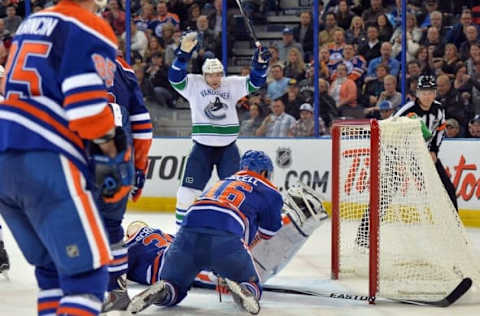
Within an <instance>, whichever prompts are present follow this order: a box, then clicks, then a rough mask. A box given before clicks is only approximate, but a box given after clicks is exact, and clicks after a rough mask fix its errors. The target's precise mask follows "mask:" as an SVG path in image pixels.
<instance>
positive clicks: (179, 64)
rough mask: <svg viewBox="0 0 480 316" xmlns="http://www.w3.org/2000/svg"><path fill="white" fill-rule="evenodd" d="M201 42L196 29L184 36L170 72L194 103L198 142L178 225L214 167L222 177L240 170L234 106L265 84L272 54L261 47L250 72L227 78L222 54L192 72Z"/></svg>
mask: <svg viewBox="0 0 480 316" xmlns="http://www.w3.org/2000/svg"><path fill="white" fill-rule="evenodd" d="M197 41H198V40H197V33H196V32H191V33H187V34H186V35H185V36H184V37H183V38H182V40H181V43H180V47H179V48H178V49H177V50H176V52H175V54H176V56H177V58H176V59H175V60H174V62H173V64H172V66H171V67H170V69H169V72H168V80H169V81H170V84H171V85H172V87H173V88H174V89H175V90H176V91H177V92H178V93H180V94H181V95H182V96H183V97H185V98H186V99H187V100H188V102H189V103H190V108H191V113H192V140H193V142H194V145H193V148H192V151H191V153H190V155H189V158H188V161H187V165H186V167H185V172H184V175H183V179H182V183H181V186H180V188H179V189H178V192H177V206H176V219H177V224H178V225H180V224H181V223H182V220H183V217H184V216H185V212H186V210H187V208H188V207H189V206H190V205H191V204H192V202H193V201H194V200H195V198H196V197H198V196H199V195H200V193H201V192H202V191H203V189H204V188H205V186H206V184H207V182H208V180H209V179H210V175H211V173H212V170H213V166H216V169H217V173H218V177H219V179H224V178H226V177H228V176H231V175H232V174H233V173H235V172H236V171H238V170H239V162H240V154H239V151H238V147H237V145H236V144H235V142H236V140H237V137H238V132H239V130H240V124H239V121H238V116H237V110H236V107H235V105H236V103H237V101H238V100H239V99H240V98H242V97H244V96H245V95H247V94H249V93H252V92H254V91H256V90H257V89H259V88H261V87H262V86H263V85H264V84H265V81H266V78H267V77H266V71H267V68H268V61H269V59H270V52H269V51H268V50H267V49H265V48H263V47H260V48H258V49H257V50H256V51H255V55H254V56H253V59H252V67H251V72H250V75H249V76H228V77H225V75H224V69H223V65H222V63H221V62H220V60H218V59H217V58H213V59H207V60H206V61H205V62H204V64H203V66H202V72H203V75H196V74H187V64H188V62H189V60H190V58H191V56H192V53H193V51H194V50H195V48H196V46H197Z"/></svg>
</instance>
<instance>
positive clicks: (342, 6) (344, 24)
mask: <svg viewBox="0 0 480 316" xmlns="http://www.w3.org/2000/svg"><path fill="white" fill-rule="evenodd" d="M354 16H355V14H353V12H352V11H350V8H349V7H348V2H347V0H340V1H339V2H338V6H337V12H336V14H335V20H336V21H337V25H338V26H339V27H341V28H342V29H344V30H346V29H348V28H349V27H350V25H351V24H352V19H353V17H354Z"/></svg>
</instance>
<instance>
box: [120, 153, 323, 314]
mask: <svg viewBox="0 0 480 316" xmlns="http://www.w3.org/2000/svg"><path fill="white" fill-rule="evenodd" d="M241 168H242V170H241V171H239V172H237V173H236V174H234V175H233V176H231V177H229V178H227V179H225V180H223V181H220V182H218V183H217V184H216V185H214V186H213V188H212V189H210V190H207V191H205V192H204V193H203V194H202V196H201V197H200V199H199V200H197V201H196V202H195V203H194V204H193V205H192V206H191V207H190V209H189V211H188V212H187V216H186V220H185V221H184V222H183V225H182V227H181V229H180V231H179V233H178V234H177V237H176V238H175V240H174V241H173V243H172V244H171V245H170V246H169V244H170V243H171V240H172V239H173V238H174V237H173V236H172V235H168V234H165V233H163V232H162V231H161V230H158V229H152V228H150V227H148V226H147V225H146V224H145V223H142V222H134V223H132V224H131V225H130V226H129V228H128V229H127V235H128V236H129V237H130V238H129V241H128V245H129V272H128V278H129V279H130V280H133V281H136V282H139V283H142V284H153V285H152V286H151V287H150V288H148V289H147V290H145V291H144V292H142V293H140V294H139V295H137V296H136V297H135V298H134V299H133V300H132V303H131V304H130V306H129V308H128V309H129V310H130V311H132V312H138V311H141V310H143V309H144V308H146V307H147V306H149V305H151V304H159V305H167V306H172V305H176V304H178V303H179V302H181V301H182V300H183V298H184V297H185V296H186V294H187V291H188V289H189V288H190V287H191V286H192V284H195V285H200V284H215V276H214V274H215V275H219V276H220V277H222V278H223V279H224V280H225V281H226V285H227V287H228V289H229V290H230V292H231V293H232V296H233V297H234V299H235V301H236V302H237V303H239V305H240V306H241V307H243V308H245V309H246V310H247V311H249V312H250V313H252V314H256V313H258V312H259V310H260V306H259V304H258V299H259V298H260V296H261V288H260V277H262V279H263V280H265V279H267V278H268V277H270V276H271V275H273V273H275V272H277V271H279V269H281V268H282V267H283V266H284V265H285V264H286V263H287V262H288V260H289V259H290V258H291V257H292V256H293V255H294V254H295V252H296V251H297V250H298V249H299V248H300V246H301V245H302V244H303V243H304V241H305V240H306V238H307V237H308V236H309V235H310V233H311V232H313V230H314V229H315V228H317V227H318V226H319V225H320V222H321V220H322V219H324V218H326V213H325V211H324V210H323V207H322V206H321V200H320V199H319V198H317V197H315V196H314V195H306V194H299V195H297V197H295V195H294V196H290V195H288V194H287V196H286V200H287V201H286V203H285V205H284V204H283V201H282V197H281V195H280V193H279V192H278V191H277V190H276V189H275V187H274V186H273V185H272V184H271V183H270V182H269V180H268V178H269V176H270V175H271V172H272V171H273V166H272V163H271V161H270V159H269V158H268V156H266V155H265V154H264V153H263V152H258V151H248V152H247V153H245V155H244V156H243V157H242V161H241ZM297 191H299V190H297ZM300 191H302V192H303V189H302V188H300ZM295 199H296V201H295ZM300 200H302V201H305V203H298V204H301V205H303V206H305V208H302V207H299V206H298V204H297V203H296V202H298V201H300ZM282 207H283V209H284V214H283V215H282V214H281V209H282ZM282 216H283V219H282ZM282 221H283V223H284V226H283V227H282ZM292 222H294V223H296V224H292ZM281 227H282V229H281V230H280V232H279V234H278V235H277V236H275V237H274V238H272V239H270V238H271V237H272V236H273V235H274V234H275V232H277V231H278V230H279V229H280V228H281ZM257 230H258V234H257ZM281 235H282V236H283V238H280V236H281ZM292 236H300V237H299V238H295V237H294V238H291V237H292ZM256 237H260V238H264V239H270V240H268V241H265V242H264V241H259V239H258V238H256ZM269 242H270V244H268V243H269ZM168 246H169V247H168ZM167 247H168V250H167ZM252 247H254V248H253V255H254V256H255V259H256V261H257V268H259V267H260V269H259V271H260V274H261V276H260V275H259V274H258V273H257V271H256V267H255V264H254V262H253V260H252V254H250V252H249V251H248V248H252ZM279 248H281V249H279ZM266 249H270V250H273V249H277V250H280V251H265V250H266ZM279 253H280V255H279ZM204 269H209V270H210V271H204V272H201V271H202V270H204ZM199 272H201V273H200V274H198V273H199ZM157 281H158V282H157Z"/></svg>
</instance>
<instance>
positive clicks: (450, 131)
mask: <svg viewBox="0 0 480 316" xmlns="http://www.w3.org/2000/svg"><path fill="white" fill-rule="evenodd" d="M445 123H446V125H445V137H447V138H456V137H462V131H461V129H460V124H459V123H458V121H457V120H456V119H454V118H450V119H448V120H446V121H445Z"/></svg>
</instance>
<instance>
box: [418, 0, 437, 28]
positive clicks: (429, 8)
mask: <svg viewBox="0 0 480 316" xmlns="http://www.w3.org/2000/svg"><path fill="white" fill-rule="evenodd" d="M437 10H438V3H437V0H426V1H425V7H424V10H419V14H418V16H419V21H421V23H420V26H421V27H423V28H426V27H429V26H430V25H432V23H431V22H430V17H431V14H432V12H438V11H437ZM438 30H439V31H440V29H438Z"/></svg>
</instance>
